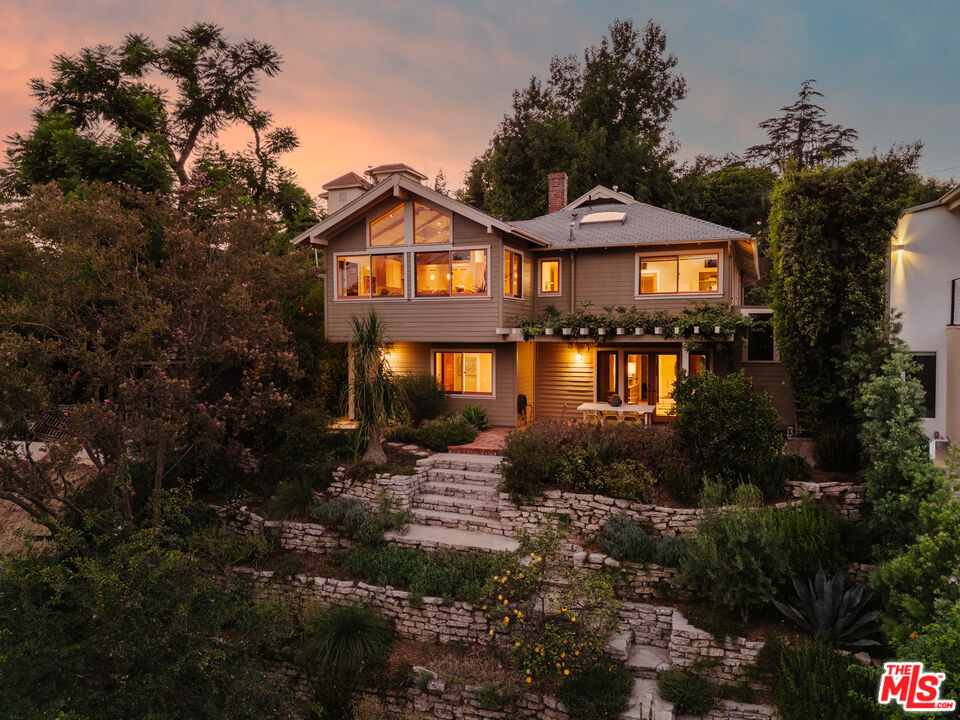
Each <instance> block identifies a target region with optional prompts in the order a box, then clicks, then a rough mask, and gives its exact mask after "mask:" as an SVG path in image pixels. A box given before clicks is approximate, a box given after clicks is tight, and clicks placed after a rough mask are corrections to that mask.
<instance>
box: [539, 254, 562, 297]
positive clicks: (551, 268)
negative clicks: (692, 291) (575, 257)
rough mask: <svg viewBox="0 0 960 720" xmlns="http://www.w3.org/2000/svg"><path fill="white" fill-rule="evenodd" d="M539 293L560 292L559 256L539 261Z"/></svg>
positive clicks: (551, 293) (552, 293) (555, 293)
mask: <svg viewBox="0 0 960 720" xmlns="http://www.w3.org/2000/svg"><path fill="white" fill-rule="evenodd" d="M540 294H541V295H558V294H560V258H556V259H552V260H541V261H540Z"/></svg>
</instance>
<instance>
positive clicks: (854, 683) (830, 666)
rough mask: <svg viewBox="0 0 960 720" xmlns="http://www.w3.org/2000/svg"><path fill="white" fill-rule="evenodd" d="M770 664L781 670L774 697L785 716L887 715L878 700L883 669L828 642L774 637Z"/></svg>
mask: <svg viewBox="0 0 960 720" xmlns="http://www.w3.org/2000/svg"><path fill="white" fill-rule="evenodd" d="M762 653H765V654H766V655H767V657H766V658H764V662H765V663H766V664H767V665H768V666H772V667H773V668H775V672H774V677H773V680H772V689H773V696H774V700H775V701H776V704H777V710H778V712H779V713H780V717H781V718H783V720H806V719H807V718H813V717H815V718H822V720H847V718H863V719H864V720H871V719H873V718H880V717H882V716H883V712H882V709H881V707H880V706H879V705H878V704H877V701H876V686H877V682H878V679H879V678H878V677H877V675H878V673H877V671H876V670H875V669H872V668H865V667H863V666H861V665H860V664H859V663H858V662H857V661H856V660H855V659H853V658H852V657H849V656H846V655H841V654H840V653H839V652H837V651H836V650H834V649H833V648H832V647H830V646H829V645H827V644H826V643H823V642H820V641H818V640H813V639H808V638H798V639H797V640H796V641H795V642H794V643H793V645H792V646H789V647H787V646H785V645H784V644H783V643H782V641H779V640H778V641H769V642H768V643H767V645H766V646H765V647H764V650H763V651H762Z"/></svg>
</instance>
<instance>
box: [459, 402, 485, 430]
mask: <svg viewBox="0 0 960 720" xmlns="http://www.w3.org/2000/svg"><path fill="white" fill-rule="evenodd" d="M460 414H461V415H463V417H464V418H465V419H466V421H467V422H468V423H470V424H471V425H473V426H474V427H475V428H476V429H477V430H483V429H484V428H485V427H486V426H487V411H486V410H484V408H483V406H482V405H468V406H467V407H465V408H464V409H463V410H462V411H461V412H460Z"/></svg>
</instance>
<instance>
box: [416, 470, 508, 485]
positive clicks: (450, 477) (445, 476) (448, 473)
mask: <svg viewBox="0 0 960 720" xmlns="http://www.w3.org/2000/svg"><path fill="white" fill-rule="evenodd" d="M427 479H428V480H435V481H437V482H454V483H462V484H467V483H471V484H473V485H481V486H483V487H489V488H495V487H497V485H499V484H500V481H501V479H502V478H501V477H500V474H499V473H495V472H483V471H480V470H453V469H451V468H431V469H430V470H428V471H427Z"/></svg>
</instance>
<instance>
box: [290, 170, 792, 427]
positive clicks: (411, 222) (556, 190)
mask: <svg viewBox="0 0 960 720" xmlns="http://www.w3.org/2000/svg"><path fill="white" fill-rule="evenodd" d="M371 173H372V177H373V180H374V182H372V183H370V184H367V183H366V181H364V180H363V179H362V178H360V177H359V176H357V175H355V174H348V175H346V176H343V177H341V178H338V179H337V181H334V182H332V183H328V186H329V187H328V186H325V188H327V189H328V191H329V192H330V193H331V194H332V193H333V192H337V193H339V194H338V195H337V196H336V200H335V201H334V202H331V204H330V206H329V209H330V215H329V216H328V217H327V218H326V219H325V220H323V221H322V222H320V223H319V224H317V225H316V226H314V227H312V228H310V229H309V230H307V231H306V232H304V233H303V234H301V235H300V236H298V237H297V238H295V239H294V240H293V242H294V243H296V244H309V245H310V246H313V247H320V248H323V253H324V258H325V269H326V283H325V285H326V298H325V310H324V313H325V328H326V336H327V338H328V339H329V340H331V341H342V342H349V341H350V333H351V318H352V317H353V316H355V315H357V314H363V313H366V312H367V311H369V310H375V311H376V312H377V313H378V315H380V316H381V317H382V318H383V319H384V320H385V321H386V325H387V328H388V331H389V335H390V338H391V340H392V341H393V346H392V348H391V350H390V355H389V358H388V359H389V362H390V364H391V366H392V367H393V368H394V369H395V370H396V371H397V372H400V373H406V372H428V373H431V374H433V375H435V377H436V378H437V380H438V381H439V382H440V384H441V386H442V387H443V389H444V390H445V391H446V393H447V394H448V396H449V405H450V408H451V409H452V410H458V409H461V408H463V407H466V406H468V405H472V404H479V405H481V406H483V407H484V408H486V410H487V415H488V418H489V421H490V423H491V424H493V425H501V426H513V425H516V424H517V423H518V412H517V406H518V397H519V396H520V395H523V396H524V397H525V399H526V401H527V404H528V411H527V417H528V419H530V418H537V419H550V418H552V419H573V418H576V417H578V416H579V413H578V412H577V410H576V408H577V406H578V405H580V404H581V403H584V402H590V401H595V400H597V399H598V398H599V399H606V398H607V397H608V396H609V395H610V394H611V393H617V394H619V395H620V396H621V397H623V399H624V400H625V401H627V402H635V403H645V404H649V405H652V406H654V407H655V408H656V409H655V411H654V413H653V419H654V420H655V421H665V420H667V419H668V418H669V413H670V410H671V408H672V406H673V401H672V397H671V391H672V387H673V382H674V380H675V379H676V377H677V373H678V371H679V370H680V369H681V368H683V369H684V370H687V371H693V372H696V371H697V370H700V369H706V368H709V369H716V370H717V371H720V372H724V371H727V370H729V369H731V368H732V367H734V366H742V367H744V368H745V369H746V370H747V372H748V374H750V375H752V376H753V377H754V381H755V384H756V386H757V387H759V388H760V389H764V390H770V391H772V392H773V393H774V396H775V400H776V402H777V404H778V408H779V409H780V412H781V416H782V419H783V421H784V424H785V425H788V424H792V423H793V416H792V413H793V408H792V397H791V394H790V391H789V385H788V383H787V381H786V375H785V373H784V372H783V367H782V365H780V364H779V363H778V362H777V359H776V356H775V348H774V346H773V344H772V342H771V341H770V339H769V337H768V338H766V339H765V338H762V337H757V338H755V339H753V340H752V341H751V343H750V347H749V349H744V350H742V355H740V354H735V356H734V357H733V358H732V360H731V358H730V357H728V356H729V355H730V354H729V353H728V354H724V357H720V356H719V354H718V355H717V356H716V357H715V356H714V355H715V353H714V351H712V350H700V351H697V352H694V353H691V352H689V351H688V350H687V348H686V346H685V344H684V343H683V342H681V341H679V340H667V339H664V338H663V337H658V336H653V335H648V336H644V337H636V336H622V337H620V336H618V337H611V338H609V339H608V340H607V341H606V342H605V343H604V344H603V345H602V346H597V345H596V344H595V343H593V342H590V341H589V338H587V339H586V341H583V342H581V341H580V340H581V339H580V338H564V337H560V336H553V337H548V336H539V337H537V338H535V339H533V340H529V341H523V339H522V336H521V335H519V334H517V333H514V332H511V331H510V327H511V326H516V324H517V323H516V317H518V316H519V317H529V316H535V315H538V314H540V313H542V312H543V311H544V309H545V308H546V307H547V306H549V305H553V306H554V307H555V308H557V309H558V310H560V311H569V310H574V309H575V308H577V307H578V306H579V304H580V303H581V302H582V301H589V302H590V303H592V304H593V305H594V306H596V307H597V308H600V307H603V306H636V307H638V308H640V309H643V310H647V311H656V310H667V311H678V310H680V309H682V308H683V307H685V306H686V305H688V304H690V303H693V302H697V301H704V300H705V301H711V302H723V303H728V304H729V305H731V306H732V308H733V309H734V311H741V308H742V296H743V288H744V287H745V286H746V285H748V284H750V283H753V282H755V281H756V280H757V277H758V258H757V244H756V241H755V239H754V238H752V237H751V236H750V235H747V234H745V233H742V232H738V231H735V230H731V229H730V228H726V227H722V226H720V225H716V224H713V223H710V222H706V221H703V220H699V219H696V218H693V217H688V216H685V215H681V214H678V213H674V212H670V211H668V210H663V209H660V208H657V207H653V206H651V205H647V204H644V203H641V202H637V201H636V200H634V199H633V198H632V197H630V196H629V195H627V194H625V193H622V192H617V191H616V190H611V189H608V188H604V187H599V186H598V187H597V188H595V189H593V190H591V191H590V192H589V193H587V194H585V195H583V196H582V197H579V198H577V199H575V200H573V201H572V202H567V178H566V175H565V174H564V173H553V174H551V175H550V177H549V199H550V204H549V210H550V211H549V212H548V214H546V215H543V216H541V217H538V218H534V219H531V220H525V221H519V222H507V221H503V220H501V219H499V218H496V217H493V216H491V215H488V214H486V213H484V212H481V211H480V210H477V209H476V208H473V207H471V206H469V205H466V204H464V203H462V202H459V201H457V200H455V199H453V198H451V197H448V196H446V195H444V194H442V193H438V192H435V191H434V190H432V189H430V188H428V187H426V186H425V185H423V184H422V180H423V179H424V176H423V175H422V174H421V173H418V172H417V171H415V170H413V169H412V168H409V167H408V166H406V165H402V164H395V165H387V166H380V167H379V168H374V169H373V170H372V171H371ZM344 186H348V187H344ZM330 199H331V200H334V198H333V197H331V198H330ZM742 311H743V312H757V313H763V312H765V311H764V309H763V308H755V309H742ZM767 312H768V311H767ZM571 339H572V340H573V342H571V341H570V340H571Z"/></svg>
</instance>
